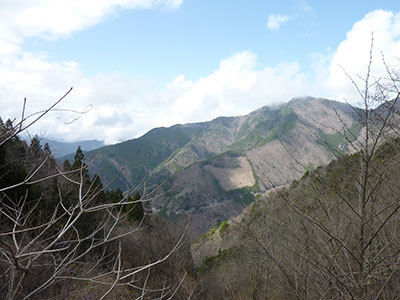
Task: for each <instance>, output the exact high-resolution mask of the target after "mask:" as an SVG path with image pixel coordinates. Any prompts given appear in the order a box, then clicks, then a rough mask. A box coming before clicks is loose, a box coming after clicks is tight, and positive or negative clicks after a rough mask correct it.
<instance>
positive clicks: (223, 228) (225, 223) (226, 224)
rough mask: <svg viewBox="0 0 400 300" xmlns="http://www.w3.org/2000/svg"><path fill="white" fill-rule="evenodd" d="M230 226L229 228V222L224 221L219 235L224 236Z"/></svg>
mask: <svg viewBox="0 0 400 300" xmlns="http://www.w3.org/2000/svg"><path fill="white" fill-rule="evenodd" d="M228 226H229V224H228V222H227V221H223V222H222V223H221V225H220V226H219V234H220V235H222V234H223V233H224V232H225V231H226V229H227V228H228Z"/></svg>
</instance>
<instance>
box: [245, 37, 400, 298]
mask: <svg viewBox="0 0 400 300" xmlns="http://www.w3.org/2000/svg"><path fill="white" fill-rule="evenodd" d="M372 42H373V39H372ZM372 48H373V46H372V45H371V50H370V51H371V52H370V61H369V64H368V68H367V72H366V76H365V77H359V80H361V81H362V86H360V85H359V84H358V83H356V81H355V80H353V78H352V77H351V76H349V79H350V80H351V82H352V83H353V84H354V86H355V89H356V90H357V91H358V93H359V96H360V99H361V104H362V110H358V109H355V112H361V113H359V116H358V120H359V121H358V122H359V125H360V127H362V130H361V133H360V134H358V135H355V134H354V133H352V132H351V130H350V128H349V126H348V124H346V123H345V122H342V124H341V125H342V128H343V131H337V133H340V134H342V135H343V138H344V139H346V141H347V142H348V144H349V145H350V147H353V149H354V150H353V151H352V152H353V154H352V155H343V152H342V151H338V149H336V148H335V149H332V153H334V154H335V156H336V159H335V160H334V161H333V162H332V163H330V165H329V167H328V168H318V169H317V170H313V171H310V170H306V168H305V166H303V167H304V170H305V171H306V172H305V175H304V178H303V179H302V180H300V182H297V181H296V182H294V183H293V184H292V185H291V186H290V187H288V188H284V189H280V190H277V191H276V192H275V193H273V194H271V195H270V196H269V197H268V198H267V199H266V200H265V201H264V202H262V203H259V204H257V205H258V206H257V207H255V208H254V209H253V210H252V215H251V217H249V218H248V220H247V221H248V222H243V223H244V224H245V225H244V232H245V235H246V237H247V238H248V240H249V241H251V243H252V246H250V248H252V250H251V251H253V254H254V256H255V257H256V261H257V262H258V263H264V264H266V265H268V266H270V270H271V272H273V274H274V276H272V279H271V280H270V281H269V285H270V286H271V290H275V291H279V293H280V294H281V295H286V296H287V297H289V298H296V299H316V298H319V299H398V295H399V292H400V291H399V288H398V287H399V284H400V239H399V238H400V236H399V233H400V231H399V229H400V214H399V211H400V204H399V199H400V185H399V184H398V178H400V172H399V170H400V168H399V164H400V154H399V153H400V151H399V150H400V136H399V120H400V118H399V111H398V108H399V101H400V99H399V98H400V91H399V88H398V84H399V79H400V78H399V76H398V73H397V72H396V71H395V70H393V69H390V68H389V67H388V66H387V65H386V63H385V61H384V58H382V61H383V64H384V65H385V66H386V70H387V76H386V77H385V78H378V79H376V78H375V79H373V78H372V75H371V74H372V73H371V72H372V71H371V69H372V66H373V64H372V63H373V60H372V58H373V57H372ZM346 74H347V73H346ZM338 118H339V120H340V118H341V116H340V115H338ZM310 134H312V135H314V136H315V137H316V138H318V139H319V140H320V141H321V142H322V143H324V144H326V145H327V146H328V147H330V145H329V143H328V141H326V140H323V138H321V136H319V135H318V132H313V131H312V130H311V129H310ZM281 143H282V144H283V145H284V141H281ZM290 156H291V157H292V158H294V160H296V157H295V154H294V153H290ZM297 162H298V161H297ZM260 211H263V213H259V212H260ZM255 220H257V221H255ZM245 221H246V220H245ZM257 257H258V258H257ZM272 294H273V292H272Z"/></svg>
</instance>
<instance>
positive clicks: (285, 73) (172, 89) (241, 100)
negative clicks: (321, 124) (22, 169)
mask: <svg viewBox="0 0 400 300" xmlns="http://www.w3.org/2000/svg"><path fill="white" fill-rule="evenodd" d="M28 2H29V1H28ZM81 2H84V1H81ZM98 2H101V1H98ZM103 2H104V3H105V2H107V1H103ZM103 2H101V3H103ZM0 3H1V2H0ZM17 3H21V2H17ZM29 3H30V2H29ZM40 3H44V1H42V2H40ZM96 3H97V2H96ZM107 3H108V2H107ZM113 3H117V4H115V5H122V4H124V5H125V4H126V3H128V1H122V0H121V1H118V2H117V1H115V2H113ZM130 3H131V5H136V6H135V7H139V3H142V5H141V6H140V7H149V6H145V5H143V3H144V1H138V0H137V1H131V2H130ZM132 3H133V4H132ZM146 3H148V5H150V4H151V5H153V6H154V5H164V6H167V7H177V6H179V5H180V3H181V1H147V2H146ZM1 5H2V4H0V14H1V13H3V14H4V12H3V11H2V9H1V8H2V7H1ZM101 5H103V4H101ZM112 12H113V10H112V9H111V10H108V12H107V13H103V14H99V13H97V14H96V15H97V16H98V18H100V19H101V18H104V17H105V16H108V14H109V13H112ZM114 12H115V11H114ZM83 14H84V13H83ZM100 19H96V18H92V21H91V22H92V23H91V22H89V21H88V23H84V24H86V25H82V24H83V23H82V22H78V21H77V22H76V24H81V25H79V26H78V25H76V26H72V25H71V26H70V27H69V29H57V28H58V27H57V26H60V27H59V28H64V27H62V26H61V25H57V26H55V28H54V29H51V28H50V27H51V26H48V28H47V29H46V26H44V25H43V26H44V27H42V28H45V29H40V30H39V29H36V30H34V31H35V32H36V34H38V35H42V34H46V35H55V36H60V35H63V34H69V33H71V32H72V31H73V30H78V28H83V27H84V26H89V25H88V24H93V22H98V20H100ZM93 20H94V21H93ZM61 23H62V22H61ZM61 23H60V24H61ZM1 24H3V20H2V19H1V18H0V25H1ZM82 26H83V27H82ZM39 27H40V26H39ZM1 28H3V26H0V30H2V29H1ZM16 30H17V29H16ZM18 30H20V32H24V30H25V29H24V28H22V27H21V28H20V29H18ZM372 31H374V36H375V48H374V49H375V51H377V52H378V53H377V54H374V55H375V57H376V60H379V59H380V57H379V51H383V53H385V55H386V58H387V59H388V61H389V63H392V62H393V61H394V60H393V57H400V42H399V39H400V14H399V13H397V14H394V13H391V12H386V11H381V10H379V11H374V12H371V13H370V14H368V15H366V16H365V17H364V18H363V19H362V20H360V21H359V22H357V23H356V24H354V26H353V28H352V29H351V30H350V31H349V32H348V34H347V36H346V39H345V40H344V41H343V42H342V43H340V45H339V46H338V47H337V48H336V50H333V51H331V52H329V53H328V54H318V55H315V57H316V58H317V59H316V69H317V71H316V72H317V79H316V80H315V81H313V82H310V79H309V78H307V77H306V76H305V74H303V73H302V71H301V69H300V65H299V64H298V63H297V62H282V63H279V64H276V65H270V66H260V65H259V64H258V63H257V55H256V54H255V53H253V52H250V51H242V52H238V53H236V54H234V55H232V56H230V57H227V58H225V59H223V60H222V61H221V62H220V64H219V66H218V68H217V69H216V70H215V71H214V72H212V73H210V74H209V75H207V76H204V77H200V78H197V79H194V80H188V79H187V78H186V77H185V75H184V74H179V75H177V76H176V77H175V78H174V79H172V80H171V81H170V82H169V83H167V84H166V85H165V86H164V87H161V88H160V87H158V86H156V84H154V83H152V82H151V81H148V80H142V79H140V78H130V77H127V76H126V75H124V74H121V73H111V74H97V75H96V76H92V77H87V76H85V75H83V73H82V72H81V70H80V67H79V65H78V64H77V63H76V62H73V61H72V62H49V60H48V58H47V56H46V55H45V54H43V53H28V52H25V51H23V50H22V49H21V47H20V46H19V44H18V41H17V42H16V39H15V36H17V35H15V36H12V35H10V36H8V37H7V39H6V38H5V37H6V35H1V34H0V78H2V80H1V81H0V99H1V100H0V111H1V115H2V117H12V118H13V117H15V118H19V116H20V113H21V106H22V100H23V98H24V97H25V96H27V97H28V106H27V113H31V112H34V111H38V110H40V109H44V108H46V107H48V106H49V105H50V104H51V103H52V102H53V101H54V100H56V99H57V98H58V97H59V96H61V95H62V94H63V93H64V92H65V91H66V90H67V89H68V87H69V86H74V90H73V91H72V93H71V94H70V95H69V96H68V97H67V99H65V101H64V102H63V103H62V105H61V106H60V107H61V108H70V109H74V110H85V109H86V108H87V107H89V106H90V105H92V106H93V107H92V109H91V110H90V111H89V112H87V113H86V114H84V115H83V116H82V117H81V118H80V119H79V120H78V121H76V122H73V123H72V124H70V125H66V124H65V123H68V122H69V121H70V120H71V119H73V118H74V117H75V116H77V115H76V114H74V113H72V114H71V113H65V112H60V111H57V112H54V113H51V114H49V116H48V117H46V118H45V119H43V120H42V121H41V122H39V123H38V125H37V126H36V127H35V128H33V129H32V131H31V132H32V133H42V134H44V135H47V136H54V137H58V138H62V139H65V140H70V141H72V140H82V139H101V140H105V142H106V143H113V142H118V141H122V140H126V139H129V138H133V137H137V136H139V135H141V134H144V133H145V132H147V131H148V130H150V129H151V128H153V127H156V126H169V125H173V124H176V123H187V122H196V121H206V120H210V119H212V118H215V117H218V116H221V115H227V116H231V115H241V114H246V113H248V112H250V111H251V110H254V109H256V108H259V107H261V106H263V105H266V104H272V103H278V102H282V101H287V100H289V99H290V98H292V97H296V96H301V95H305V94H313V95H315V96H325V97H326V96H330V97H332V98H335V99H342V98H344V97H346V98H350V97H353V95H354V93H353V91H354V89H353V88H352V87H351V85H350V84H349V82H348V80H347V79H346V77H345V76H344V74H343V72H342V71H341V69H340V68H338V67H337V66H338V64H340V65H342V66H343V67H344V68H346V70H347V71H348V72H349V73H350V74H357V73H359V74H364V72H365V68H366V64H367V62H368V54H369V44H370V33H371V32H372ZM4 32H5V31H2V33H4ZM18 32H19V31H18ZM32 32H33V31H32ZM20 38H21V39H23V38H24V36H22V35H21V36H20ZM4 45H8V47H3V46H4ZM373 70H374V72H375V73H374V74H376V76H378V75H380V74H382V73H383V71H384V70H382V69H381V68H378V67H374V69H373Z"/></svg>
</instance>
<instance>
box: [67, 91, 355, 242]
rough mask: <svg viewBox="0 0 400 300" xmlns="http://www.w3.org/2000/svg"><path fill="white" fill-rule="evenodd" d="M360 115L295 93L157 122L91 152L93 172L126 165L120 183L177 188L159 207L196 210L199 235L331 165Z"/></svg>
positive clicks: (105, 174) (177, 212)
mask: <svg viewBox="0 0 400 300" xmlns="http://www.w3.org/2000/svg"><path fill="white" fill-rule="evenodd" d="M360 114H362V110H361V109H358V108H354V107H350V106H349V105H348V104H344V103H340V102H336V101H332V100H326V99H321V98H313V97H303V98H295V99H292V100H291V101H289V102H287V103H284V104H281V105H276V106H273V107H270V106H264V107H262V108H260V109H258V110H256V111H253V112H252V113H250V114H248V115H244V116H238V117H220V118H217V119H214V120H212V121H209V122H202V123H194V124H185V125H175V126H172V127H169V128H156V129H153V130H151V131H149V132H148V133H146V134H145V135H143V136H142V137H140V138H138V139H134V140H129V141H126V142H123V143H119V144H115V145H110V146H105V147H102V148H100V149H99V150H100V151H97V150H95V151H89V152H87V153H86V156H87V158H88V159H90V158H91V157H94V156H95V155H96V154H97V159H96V161H94V163H93V165H92V166H91V171H92V172H93V173H94V172H95V173H98V174H100V176H101V178H102V180H103V182H110V181H111V180H112V179H113V178H114V177H115V176H116V175H117V174H118V172H119V170H120V169H123V171H122V173H121V175H120V177H119V178H118V179H117V180H115V181H114V183H113V184H112V187H114V188H115V187H120V188H121V189H123V190H124V189H126V188H129V187H130V188H132V187H134V186H136V185H137V184H139V183H140V182H141V181H142V180H143V179H146V185H147V188H148V189H150V190H151V188H152V187H153V188H154V187H156V186H159V185H160V184H161V183H163V184H162V188H161V190H160V192H162V191H167V190H168V189H169V188H171V187H173V186H176V187H175V189H174V190H173V191H172V192H169V193H167V194H166V195H165V196H163V197H160V198H158V199H157V200H155V201H153V203H152V205H153V210H154V212H155V213H158V214H160V215H161V216H164V217H167V218H175V217H185V216H187V215H189V214H190V215H191V216H192V227H191V234H192V236H195V235H197V234H199V233H202V232H204V231H206V230H207V229H208V228H210V227H212V226H213V225H214V223H215V222H220V221H222V220H225V219H228V218H229V217H231V216H233V215H236V214H238V213H240V212H241V210H242V209H243V208H244V207H245V206H246V205H248V204H249V203H251V202H253V201H254V200H255V199H256V197H257V195H258V194H261V193H264V192H265V191H267V190H269V189H270V188H271V187H273V186H282V185H286V184H289V183H290V182H291V181H292V180H293V179H297V178H299V177H301V176H302V175H303V173H304V171H305V169H306V168H315V167H317V166H319V165H324V164H327V163H329V162H330V161H331V160H332V158H333V155H332V153H333V152H343V153H347V152H349V151H350V148H351V139H355V138H356V137H357V136H358V135H359V134H360V132H361V129H362V128H361V126H360V125H359V123H358V121H357V120H358V118H359V116H360ZM343 132H345V133H347V136H348V137H349V138H347V139H345V138H344V137H343V135H341V134H339V133H343ZM98 152H99V153H98ZM71 158H72V156H69V159H71ZM293 159H295V160H296V161H297V162H296V163H295V162H294V161H293ZM298 163H299V164H300V165H302V166H304V168H302V167H299V164H298Z"/></svg>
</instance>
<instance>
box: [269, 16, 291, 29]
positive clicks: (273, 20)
mask: <svg viewBox="0 0 400 300" xmlns="http://www.w3.org/2000/svg"><path fill="white" fill-rule="evenodd" d="M289 20H290V17H289V16H286V15H280V14H270V15H269V16H268V21H267V28H268V29H269V30H271V31H276V30H278V29H279V28H280V27H281V25H282V24H283V23H286V22H287V21H289Z"/></svg>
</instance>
